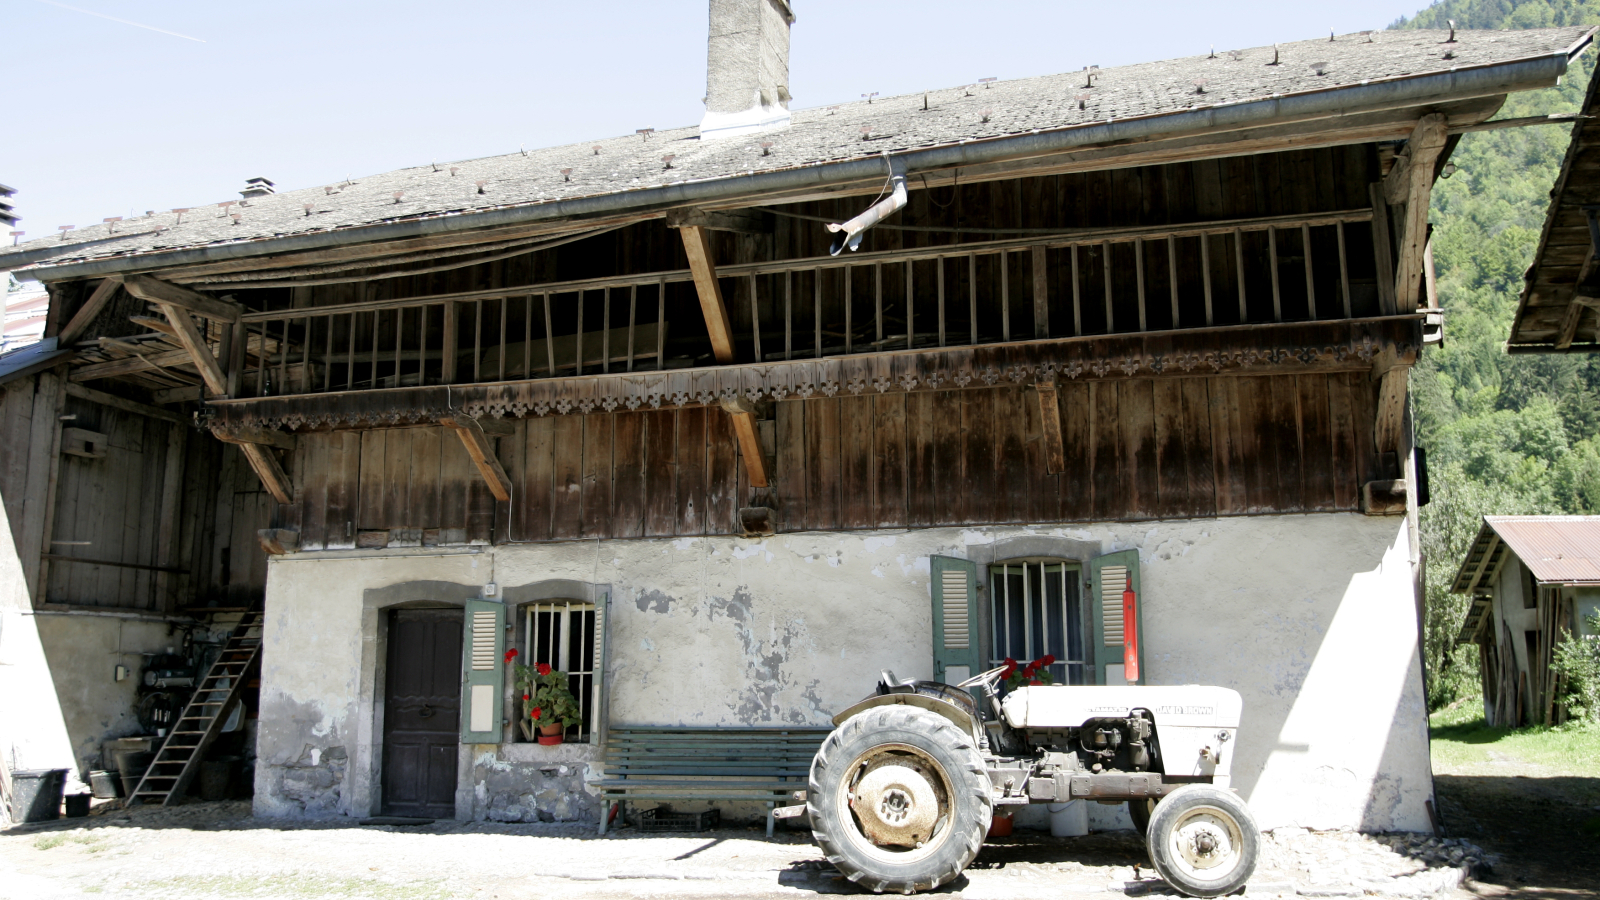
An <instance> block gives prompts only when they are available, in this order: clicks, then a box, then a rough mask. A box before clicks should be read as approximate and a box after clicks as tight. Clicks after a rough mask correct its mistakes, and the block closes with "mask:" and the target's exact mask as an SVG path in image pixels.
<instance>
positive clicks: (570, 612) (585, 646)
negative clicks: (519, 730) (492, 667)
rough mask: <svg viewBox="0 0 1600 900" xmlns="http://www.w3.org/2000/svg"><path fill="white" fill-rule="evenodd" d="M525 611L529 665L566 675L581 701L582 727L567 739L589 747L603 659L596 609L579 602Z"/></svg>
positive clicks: (533, 606)
mask: <svg viewBox="0 0 1600 900" xmlns="http://www.w3.org/2000/svg"><path fill="white" fill-rule="evenodd" d="M526 609H527V615H528V627H527V631H526V632H525V633H526V635H527V639H528V645H527V649H526V656H527V659H528V664H529V665H537V664H539V663H544V664H545V665H548V666H550V667H551V668H553V669H556V670H557V671H561V672H565V673H567V687H568V688H569V689H570V690H571V691H572V696H574V697H576V698H577V700H578V708H579V710H580V711H581V715H582V716H583V724H581V725H576V726H573V727H572V728H569V729H567V731H566V732H565V739H566V740H567V741H570V742H573V743H588V742H589V741H590V740H591V739H592V737H591V736H592V735H593V734H594V729H595V721H594V716H595V710H596V709H598V708H599V693H598V690H597V686H596V684H595V677H594V675H595V668H596V666H597V665H598V661H599V658H600V656H599V647H598V646H597V644H596V640H595V606H594V604H593V603H585V602H583V601H580V600H547V601H543V602H541V603H535V604H531V605H529V606H528V607H526ZM518 702H519V703H520V702H521V701H520V700H519V701H518ZM519 712H520V710H519Z"/></svg>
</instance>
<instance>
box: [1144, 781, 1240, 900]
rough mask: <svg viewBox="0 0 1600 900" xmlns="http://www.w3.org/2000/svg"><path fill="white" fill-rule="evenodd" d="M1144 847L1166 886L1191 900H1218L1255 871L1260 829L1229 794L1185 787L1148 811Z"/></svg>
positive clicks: (1205, 787)
mask: <svg viewBox="0 0 1600 900" xmlns="http://www.w3.org/2000/svg"><path fill="white" fill-rule="evenodd" d="M1145 842H1146V846H1147V847H1148V848H1149V850H1150V862H1151V863H1153V864H1154V865H1155V867H1156V871H1157V872H1158V873H1160V875H1161V877H1162V878H1165V879H1166V881H1167V884H1170V885H1172V886H1173V887H1175V888H1177V889H1178V890H1180V891H1182V892H1183V893H1185V894H1188V895H1189V896H1191V897H1220V896H1222V895H1223V894H1230V893H1232V892H1234V891H1236V890H1238V889H1239V888H1241V887H1244V884H1245V882H1246V881H1249V880H1250V876H1251V875H1252V874H1253V873H1254V872H1255V870H1256V858H1257V856H1259V855H1260V853H1261V830H1260V829H1259V828H1257V827H1256V820H1255V817H1254V816H1252V815H1251V814H1250V808H1249V807H1248V806H1245V805H1244V801H1243V800H1240V799H1239V797H1238V796H1237V795H1235V794H1234V793H1233V792H1231V791H1225V790H1222V789H1221V788H1216V787H1212V786H1211V785H1209V784H1187V785H1184V786H1183V787H1180V788H1178V789H1177V790H1175V791H1173V792H1172V793H1170V794H1168V795H1167V796H1165V797H1163V798H1162V799H1161V802H1160V803H1158V804H1156V808H1155V809H1154V810H1152V811H1151V812H1150V830H1149V833H1148V834H1147V835H1146V836H1145Z"/></svg>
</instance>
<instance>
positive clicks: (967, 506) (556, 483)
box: [280, 373, 1374, 549]
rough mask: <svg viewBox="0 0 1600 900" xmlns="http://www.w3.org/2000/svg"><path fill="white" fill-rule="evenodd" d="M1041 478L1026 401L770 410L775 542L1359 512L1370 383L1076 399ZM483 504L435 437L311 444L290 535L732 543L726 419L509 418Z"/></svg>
mask: <svg viewBox="0 0 1600 900" xmlns="http://www.w3.org/2000/svg"><path fill="white" fill-rule="evenodd" d="M1059 402H1060V405H1061V420H1062V423H1063V437H1064V443H1065V446H1066V468H1065V471H1063V472H1061V473H1059V474H1050V473H1048V472H1046V470H1045V460H1044V450H1043V441H1042V432H1041V423H1040V418H1039V406H1038V395H1037V394H1035V393H1034V392H1033V391H1031V390H1028V389H1026V388H1023V387H1015V386H1013V387H997V388H992V389H981V390H966V391H945V392H935V393H885V394H863V395H860V396H840V397H832V398H817V399H809V400H786V401H781V402H777V403H774V404H772V407H773V420H772V421H773V424H772V427H773V430H774V437H775V441H774V446H775V453H774V458H773V472H774V482H773V493H774V494H775V495H776V497H777V498H778V502H779V504H780V506H781V511H780V519H779V521H780V528H781V530H784V531H806V530H821V531H832V530H851V529H874V528H900V527H915V526H923V525H954V524H973V525H982V524H996V523H1007V522H1039V523H1046V522H1073V521H1115V520H1141V519H1166V518H1185V517H1193V516H1217V515H1249V514H1261V513H1290V512H1312V511H1334V510H1356V509H1358V508H1359V506H1360V487H1361V484H1362V483H1363V482H1364V481H1367V480H1369V479H1370V478H1372V477H1374V476H1373V474H1372V470H1373V467H1374V454H1373V452H1372V437H1371V431H1370V429H1371V425H1370V423H1371V422H1372V416H1373V403H1374V397H1373V390H1372V386H1371V384H1370V381H1369V378H1368V376H1367V375H1366V374H1365V373H1333V374H1314V375H1299V376H1276V377H1256V376H1248V377H1220V378H1169V379H1134V380H1127V381H1120V382H1115V383H1111V382H1105V383H1094V384H1066V385H1063V386H1062V387H1061V390H1060V399H1059ZM514 427H515V432H514V433H513V434H511V435H509V436H506V437H502V438H499V439H498V446H499V457H500V459H501V461H502V462H503V464H504V466H505V468H506V470H507V472H508V474H509V475H510V476H511V480H512V484H513V488H514V493H513V496H512V499H511V502H510V503H499V504H497V503H495V502H494V500H493V497H492V496H490V495H489V493H488V490H487V488H486V487H485V486H484V485H483V482H482V480H481V478H479V476H478V475H477V473H476V472H475V471H474V470H473V469H472V467H471V464H470V462H469V461H468V459H467V455H466V451H465V450H464V449H463V448H462V447H461V444H460V442H459V441H458V440H456V439H455V437H454V436H453V435H452V434H450V433H447V432H445V431H444V430H443V429H441V428H427V427H419V428H393V429H380V430H372V431H364V432H355V431H336V432H321V433H311V434H305V435H302V436H301V437H300V438H299V440H300V450H298V451H297V452H296V454H295V456H296V469H297V471H299V472H304V473H308V477H306V480H304V481H298V480H297V484H300V485H301V487H300V489H299V496H298V502H297V503H296V504H294V505H293V506H290V507H285V508H284V509H283V510H282V515H281V516H280V522H281V523H282V525H283V526H284V527H299V528H300V529H301V546H302V548H304V549H313V548H320V547H327V548H330V549H331V548H338V547H352V546H370V547H380V546H406V545H423V546H427V545H433V544H447V543H461V542H465V541H489V540H493V541H496V542H502V541H552V540H578V539H585V538H596V537H606V538H633V537H665V536H682V535H703V534H728V533H732V532H733V531H735V530H736V514H737V506H738V505H739V503H738V499H737V498H739V497H743V496H748V494H749V485H748V482H747V480H746V477H745V473H744V465H743V463H742V461H741V460H740V459H739V457H738V455H737V453H736V450H735V446H736V445H735V442H734V439H733V435H732V433H731V427H730V425H729V420H728V416H727V415H726V414H724V413H723V412H722V411H721V410H719V409H716V408H686V409H681V410H649V411H636V412H620V411H619V412H615V413H596V414H591V415H587V416H576V415H572V416H552V417H545V418H533V419H523V420H516V422H515V424H514Z"/></svg>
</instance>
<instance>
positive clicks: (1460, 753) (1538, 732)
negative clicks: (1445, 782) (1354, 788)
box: [1428, 697, 1600, 777]
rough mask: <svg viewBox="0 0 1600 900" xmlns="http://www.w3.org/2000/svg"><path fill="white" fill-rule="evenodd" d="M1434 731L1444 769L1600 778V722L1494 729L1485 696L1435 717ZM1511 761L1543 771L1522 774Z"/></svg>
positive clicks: (1430, 726) (1437, 755)
mask: <svg viewBox="0 0 1600 900" xmlns="http://www.w3.org/2000/svg"><path fill="white" fill-rule="evenodd" d="M1428 730H1429V733H1430V734H1431V735H1432V737H1433V760H1434V768H1435V770H1436V771H1438V772H1441V773H1446V772H1453V773H1459V774H1487V773H1488V772H1490V771H1493V772H1495V773H1497V774H1506V775H1518V774H1527V775H1532V774H1539V775H1576V776H1581V777H1595V776H1600V726H1596V725H1593V724H1588V723H1572V722H1569V723H1567V724H1566V725H1559V726H1556V727H1553V728H1546V727H1544V726H1536V727H1531V728H1492V727H1490V726H1489V725H1488V724H1486V723H1485V722H1484V720H1483V700H1482V699H1481V698H1478V697H1471V698H1467V699H1465V700H1458V701H1456V702H1455V703H1452V704H1450V705H1449V706H1447V707H1445V708H1444V709H1441V710H1439V711H1438V712H1436V713H1434V714H1433V715H1432V716H1429V717H1428ZM1507 760H1511V761H1520V762H1524V763H1530V764H1532V765H1535V766H1538V767H1540V770H1539V771H1538V772H1537V773H1536V772H1532V771H1524V772H1518V771H1517V770H1516V766H1515V764H1514V762H1513V763H1508V762H1507Z"/></svg>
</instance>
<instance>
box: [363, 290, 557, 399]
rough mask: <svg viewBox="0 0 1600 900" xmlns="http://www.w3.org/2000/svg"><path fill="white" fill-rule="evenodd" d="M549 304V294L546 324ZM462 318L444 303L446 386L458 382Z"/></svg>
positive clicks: (442, 373) (550, 339)
mask: <svg viewBox="0 0 1600 900" xmlns="http://www.w3.org/2000/svg"><path fill="white" fill-rule="evenodd" d="M579 296H582V295H579ZM549 303H550V297H549V295H548V294H547V295H545V312H546V315H547V318H546V322H548V321H549V319H548V313H549V310H550V306H549ZM460 318H461V316H460V313H459V312H458V311H457V309H456V304H455V301H453V300H447V301H445V303H444V341H443V346H442V347H441V349H440V353H441V355H440V362H439V365H440V366H441V369H440V379H441V380H442V381H444V383H445V384H454V383H455V380H456V358H457V356H458V354H457V353H456V344H457V343H459V342H460V340H461V339H460V337H459V336H458V335H457V334H456V329H457V327H458V324H459V322H458V320H459V319H460ZM578 337H579V338H580V339H581V338H582V337H583V336H582V335H579V336H578ZM546 338H547V340H548V343H549V345H550V346H551V347H554V346H555V343H556V341H555V338H554V337H553V336H550V335H546ZM352 346H353V345H352Z"/></svg>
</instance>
